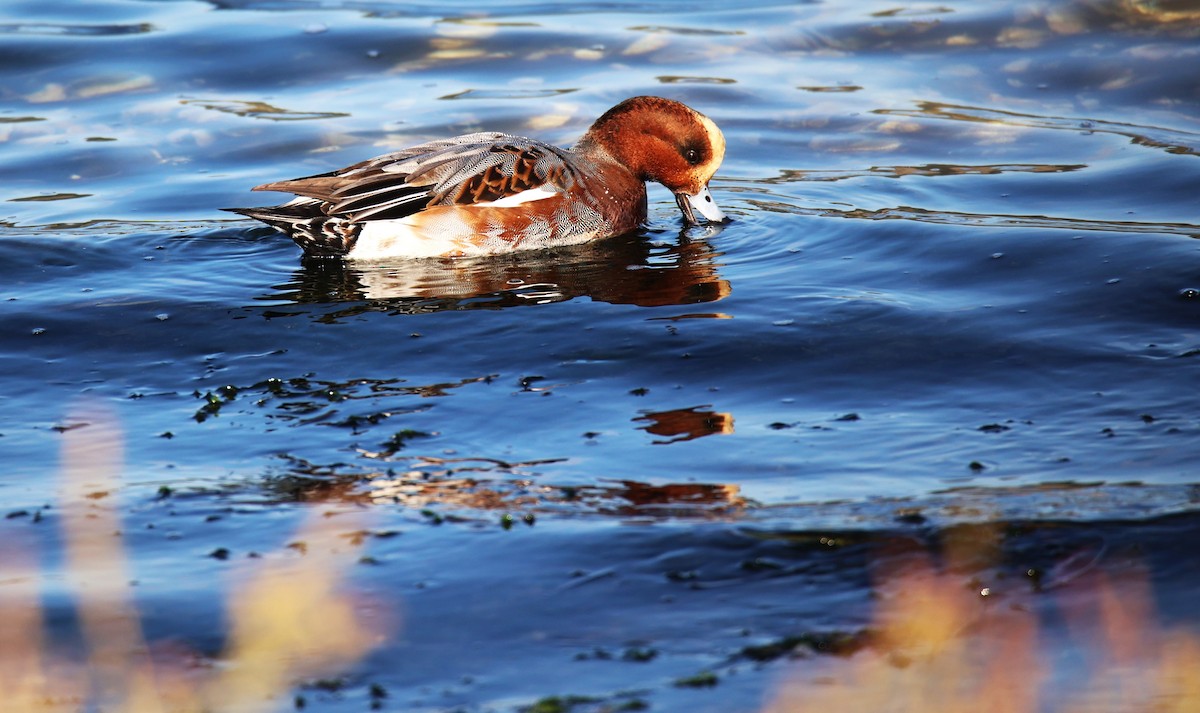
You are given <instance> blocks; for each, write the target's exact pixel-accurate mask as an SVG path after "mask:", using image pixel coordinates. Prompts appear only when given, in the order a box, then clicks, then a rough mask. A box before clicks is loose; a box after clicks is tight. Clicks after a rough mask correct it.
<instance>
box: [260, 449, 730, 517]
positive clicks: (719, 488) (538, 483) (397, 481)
mask: <svg viewBox="0 0 1200 713" xmlns="http://www.w3.org/2000/svg"><path fill="white" fill-rule="evenodd" d="M561 460H562V459H553V460H536V461H524V462H509V461H503V460H498V459H495V458H438V457H433V456H413V457H411V458H410V459H409V467H408V469H407V470H403V471H400V470H399V469H392V470H389V471H388V472H387V473H381V472H378V471H373V472H358V473H352V472H348V471H349V470H350V469H349V468H348V467H347V466H345V465H343V464H337V465H335V466H314V465H312V464H310V463H307V462H303V461H300V462H298V463H296V464H295V465H296V466H297V470H296V471H294V472H293V473H292V474H291V475H289V476H287V477H284V478H278V479H276V480H275V481H274V482H273V483H271V484H269V487H271V488H272V489H273V490H274V491H275V492H277V493H279V494H281V495H285V496H286V497H287V499H289V500H295V501H302V502H353V503H358V504H370V503H374V504H377V505H399V506H402V507H405V508H410V509H412V510H418V511H422V512H425V513H426V514H427V515H428V516H431V517H437V518H439V519H440V518H442V517H447V518H452V519H454V518H467V517H470V516H471V515H470V512H471V511H476V512H478V511H486V512H501V513H512V512H524V513H527V514H529V515H533V514H536V513H544V512H558V513H562V512H571V513H579V514H586V513H591V514H597V515H617V516H630V517H632V516H642V517H701V518H712V517H726V516H730V515H734V514H737V513H740V512H741V511H743V510H744V509H745V508H746V507H747V506H748V503H747V501H746V500H745V498H743V497H742V495H741V491H740V488H739V487H738V486H737V485H733V484H727V483H667V484H651V483H645V482H641V481H637V480H632V479H621V480H605V479H601V480H599V482H597V483H596V484H587V485H562V484H556V483H554V482H552V481H551V480H550V479H549V477H548V476H546V475H544V474H541V473H539V472H537V470H536V469H537V468H538V467H540V466H545V465H551V464H554V463H558V462H561ZM435 509H436V512H437V513H441V514H438V515H436V516H435V515H434V513H435Z"/></svg>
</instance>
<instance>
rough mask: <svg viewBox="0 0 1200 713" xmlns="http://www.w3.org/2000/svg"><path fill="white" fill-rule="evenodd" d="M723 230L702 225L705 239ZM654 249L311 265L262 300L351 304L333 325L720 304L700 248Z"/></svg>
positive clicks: (708, 250) (631, 240)
mask: <svg viewBox="0 0 1200 713" xmlns="http://www.w3.org/2000/svg"><path fill="white" fill-rule="evenodd" d="M720 229H721V226H708V227H707V228H706V230H707V231H708V232H709V235H711V234H714V233H715V231H719V230H720ZM694 232H695V229H693V230H691V231H685V232H684V233H681V234H680V236H679V238H678V240H673V241H669V242H659V241H652V240H648V239H647V238H646V237H645V236H642V235H636V234H634V235H626V236H620V237H616V238H611V239H608V240H600V241H596V242H593V243H587V244H584V245H577V246H570V247H564V248H557V249H554V250H545V251H529V252H522V253H514V254H511V255H503V256H488V257H481V258H469V259H461V258H460V259H429V260H398V261H395V262H391V263H380V264H354V263H346V262H343V261H340V260H328V259H310V260H307V261H305V262H304V263H303V264H302V265H301V268H300V269H299V270H297V271H296V273H295V274H294V276H293V278H292V279H291V280H290V281H288V282H286V283H284V284H282V285H278V286H276V291H275V292H274V293H273V294H271V295H267V296H265V297H264V299H269V300H272V301H278V300H286V301H288V302H292V303H337V302H353V303H356V304H354V305H348V306H347V307H346V308H345V309H343V310H339V311H337V312H336V313H334V314H333V315H327V317H328V316H333V317H342V316H349V315H352V314H357V313H361V312H364V311H380V310H383V311H395V312H434V311H441V310H466V309H500V308H504V307H515V306H518V305H529V304H542V303H546V302H561V301H565V300H570V299H573V298H576V297H589V298H591V299H593V300H597V301H600V302H608V303H612V304H633V305H640V306H643V307H654V306H661V305H680V304H694V303H701V302H713V301H716V300H719V299H722V298H723V297H725V296H726V295H728V294H729V292H730V286H729V282H728V281H726V280H723V279H721V277H720V275H719V274H718V268H719V267H720V265H719V263H718V262H717V258H718V257H720V253H718V252H716V251H714V250H713V248H712V246H711V245H710V244H709V243H708V242H707V241H706V240H695V239H692V237H690V236H691V235H692V234H694Z"/></svg>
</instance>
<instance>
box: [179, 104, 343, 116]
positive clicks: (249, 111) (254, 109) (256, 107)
mask: <svg viewBox="0 0 1200 713" xmlns="http://www.w3.org/2000/svg"><path fill="white" fill-rule="evenodd" d="M181 103H182V104H188V105H192V104H194V105H196V106H199V107H202V108H204V109H210V110H212V111H220V112H225V113H228V114H234V115H236V116H245V117H249V118H252V119H268V120H270V121H308V120H312V119H336V118H338V117H343V116H349V114H346V113H345V112H337V111H296V110H293V109H283V108H280V107H277V106H272V105H270V104H268V103H266V102H262V101H231V100H226V101H221V100H211V99H183V100H181Z"/></svg>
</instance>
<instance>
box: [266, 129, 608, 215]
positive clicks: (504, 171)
mask: <svg viewBox="0 0 1200 713" xmlns="http://www.w3.org/2000/svg"><path fill="white" fill-rule="evenodd" d="M581 170H584V169H583V168H582V165H581V163H580V159H579V158H578V157H577V156H576V155H575V154H573V153H571V152H570V151H568V150H566V149H561V148H558V147H557V146H551V145H549V144H546V143H542V142H540V141H536V140H534V139H529V138H525V137H522V136H509V135H507V134H498V133H479V134H468V135H466V136H458V137H455V138H453V139H445V140H441V141H433V142H430V143H427V144H421V145H420V146H413V147H411V148H407V149H404V150H402V151H396V152H394V153H389V154H384V155H383V156H379V157H376V158H373V159H369V160H367V161H363V162H361V163H357V164H354V165H353V166H348V167H346V168H343V169H341V170H339V171H333V172H331V173H325V174H321V175H317V176H309V177H307V178H296V179H292V180H288V181H278V182H275V183H267V184H264V185H261V186H257V187H256V188H255V189H254V190H256V191H284V192H287V193H294V194H296V195H298V196H303V197H305V198H310V199H312V200H314V201H315V202H316V203H315V206H313V207H316V206H319V208H320V211H321V213H323V214H324V215H326V216H329V217H338V218H342V219H344V220H348V221H351V222H361V221H364V220H386V219H396V218H403V217H405V216H408V215H412V214H413V213H417V212H419V211H421V210H423V209H424V208H427V207H429V206H433V205H472V204H480V203H491V202H495V201H498V200H501V199H504V198H510V197H513V196H517V195H518V194H520V193H523V192H524V191H528V190H533V189H537V188H542V187H544V186H549V187H551V188H552V189H553V190H554V191H565V190H567V189H569V188H570V187H571V186H572V185H574V183H575V181H576V180H577V178H578V175H579V172H580V171H581ZM543 190H544V189H543Z"/></svg>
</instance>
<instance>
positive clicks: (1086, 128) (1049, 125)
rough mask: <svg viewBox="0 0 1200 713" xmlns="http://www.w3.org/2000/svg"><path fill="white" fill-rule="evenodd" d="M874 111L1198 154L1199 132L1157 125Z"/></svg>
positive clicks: (927, 104) (922, 109)
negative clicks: (1101, 137) (1111, 138)
mask: <svg viewBox="0 0 1200 713" xmlns="http://www.w3.org/2000/svg"><path fill="white" fill-rule="evenodd" d="M873 113H875V114H882V115H885V116H905V117H909V118H927V119H949V120H951V121H968V122H975V123H984V124H1003V125H1007V126H1023V127H1031V128H1036V129H1058V130H1066V131H1076V132H1084V133H1094V134H1115V135H1117V136H1125V137H1128V138H1129V139H1130V140H1131V141H1132V142H1133V143H1134V144H1137V145H1139V146H1149V147H1151V148H1158V149H1163V150H1165V151H1166V152H1167V153H1172V154H1186V155H1192V156H1195V155H1200V134H1198V133H1195V132H1191V131H1181V130H1179V129H1165V128H1162V127H1158V126H1141V125H1138V124H1127V123H1123V122H1118V121H1102V120H1099V119H1085V118H1075V117H1063V116H1043V115H1040V114H1024V113H1020V112H1015V111H1003V110H1000V109H988V108H985V107H976V106H965V105H961V104H946V103H942V102H934V101H923V102H918V103H917V108H916V109H875V110H874V111H873Z"/></svg>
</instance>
